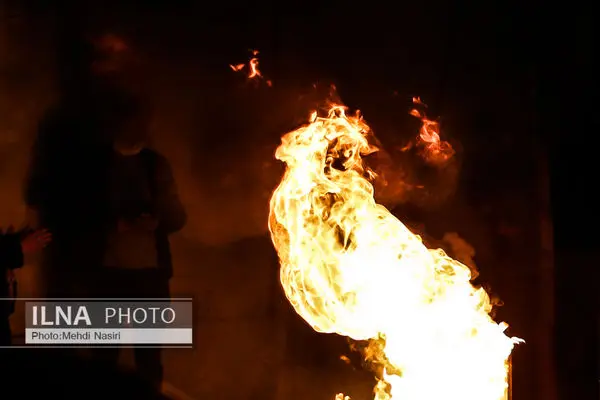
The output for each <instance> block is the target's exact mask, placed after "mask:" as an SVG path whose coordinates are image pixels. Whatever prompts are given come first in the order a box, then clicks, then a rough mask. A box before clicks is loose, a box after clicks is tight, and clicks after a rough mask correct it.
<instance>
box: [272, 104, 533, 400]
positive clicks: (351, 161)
mask: <svg viewBox="0 0 600 400" xmlns="http://www.w3.org/2000/svg"><path fill="white" fill-rule="evenodd" d="M345 111H346V108H345V107H343V106H341V105H333V106H332V107H331V109H330V110H329V114H328V115H327V116H324V117H320V116H319V115H318V114H317V113H316V112H315V113H312V114H311V116H310V120H309V124H307V125H304V126H302V127H300V128H298V129H297V130H295V131H292V132H289V133H287V134H286V135H284V136H283V137H282V139H281V145H280V146H279V147H278V148H277V151H276V153H275V157H276V158H277V159H279V160H281V161H283V162H284V163H285V164H286V172H285V174H284V176H283V178H282V180H281V182H280V184H279V186H278V187H277V188H276V189H275V191H274V192H273V195H272V197H271V201H270V214H269V231H270V233H271V239H272V241H273V244H274V246H275V248H276V250H277V253H278V255H279V261H280V264H281V268H280V281H281V284H282V286H283V289H284V292H285V295H286V297H287V298H288V300H289V301H290V303H291V304H292V306H293V307H294V309H295V310H296V312H297V313H298V314H299V315H300V316H301V317H302V318H304V320H305V321H306V322H308V323H309V324H310V325H311V326H312V327H313V329H315V330H316V331H318V332H322V333H337V334H339V335H343V336H347V337H350V338H352V339H354V340H368V341H369V343H370V345H369V348H368V349H367V351H366V354H368V357H367V361H370V362H372V363H374V364H377V365H383V366H384V370H383V371H382V373H381V375H380V376H379V377H378V378H379V382H378V383H377V385H376V387H375V397H374V398H375V400H390V399H392V397H393V398H396V399H403V400H438V399H461V400H501V399H506V396H507V387H508V381H507V375H508V368H509V357H510V354H511V352H512V349H513V347H514V346H515V345H516V344H517V343H521V342H522V340H521V339H519V338H515V337H509V336H507V335H506V334H505V329H506V328H507V325H506V324H505V323H497V322H495V321H494V320H493V319H492V317H491V316H490V312H491V311H492V308H493V304H492V302H491V300H490V297H489V295H488V294H487V293H486V291H485V290H484V289H483V288H482V287H475V286H473V285H472V284H471V280H472V279H473V272H472V271H471V269H470V268H469V267H468V266H467V265H465V264H463V263H462V262H460V261H458V260H455V259H453V258H451V257H450V256H448V255H447V254H446V253H445V252H444V251H443V250H441V249H428V248H427V247H426V246H425V245H424V244H423V241H422V239H421V238H420V237H419V236H418V235H416V234H414V233H413V232H411V231H410V230H409V229H408V228H407V227H406V226H405V225H404V224H403V223H402V222H401V221H400V220H398V219H397V218H396V217H395V216H394V215H392V214H391V213H390V212H389V211H388V210H387V209H386V208H385V207H383V206H382V205H380V204H377V203H376V202H375V198H374V188H373V185H372V184H371V182H370V181H369V179H368V178H369V175H370V170H369V168H368V167H367V166H366V165H365V163H364V160H363V156H365V155H367V154H370V153H373V152H375V151H377V148H376V147H375V146H374V145H373V144H372V143H371V142H370V141H369V138H371V137H372V132H371V130H370V127H369V126H368V125H367V123H366V122H365V121H364V119H363V118H362V117H361V116H360V115H356V116H350V115H347V114H346V112H345ZM424 124H425V122H424ZM430 128H431V126H430V125H427V128H426V129H425V131H426V133H429V131H428V129H430ZM422 133H423V132H422ZM425 137H426V138H429V136H425ZM438 140H439V136H438ZM427 143H431V141H429V142H427ZM335 399H336V400H349V398H348V397H347V396H345V395H344V394H341V393H340V394H337V395H336V397H335Z"/></svg>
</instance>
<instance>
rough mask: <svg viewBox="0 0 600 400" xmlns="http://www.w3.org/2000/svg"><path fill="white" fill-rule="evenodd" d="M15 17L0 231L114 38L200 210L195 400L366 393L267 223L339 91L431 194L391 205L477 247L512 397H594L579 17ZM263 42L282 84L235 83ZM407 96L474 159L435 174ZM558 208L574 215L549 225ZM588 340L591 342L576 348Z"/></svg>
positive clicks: (182, 353)
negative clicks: (52, 130)
mask: <svg viewBox="0 0 600 400" xmlns="http://www.w3.org/2000/svg"><path fill="white" fill-rule="evenodd" d="M0 4H2V8H0V16H1V24H0V29H1V31H0V156H1V157H0V171H1V172H0V187H1V188H2V190H1V192H2V197H1V200H2V203H1V207H0V226H6V225H8V224H10V223H14V224H19V223H21V222H22V221H23V220H24V219H25V208H24V206H23V205H22V195H21V193H22V190H23V188H22V182H23V178H24V176H25V174H26V169H27V165H28V158H29V149H30V148H31V145H32V143H33V140H34V138H35V134H36V130H37V128H38V124H39V122H40V120H41V119H42V116H43V114H44V113H45V112H47V110H48V109H49V108H50V107H51V106H53V105H56V104H57V102H58V101H59V100H60V99H61V98H64V96H65V95H66V93H68V92H70V91H72V90H73V88H77V86H78V85H79V82H80V81H79V80H80V79H83V78H82V77H81V76H80V75H79V74H80V72H81V62H82V61H81V60H82V57H83V56H82V53H81V42H82V40H83V39H84V37H85V36H86V35H87V34H90V33H98V32H107V31H108V32H114V33H117V34H120V35H124V36H125V37H126V38H128V39H129V40H130V43H131V47H132V48H133V49H134V51H135V54H136V56H137V58H138V63H139V65H138V67H137V69H136V70H135V71H136V72H135V74H132V75H131V77H130V79H129V80H128V84H130V85H132V87H137V88H142V89H143V90H144V91H145V93H146V94H147V96H148V97H149V98H150V99H152V102H153V103H154V105H155V110H156V114H155V118H154V120H153V125H152V134H153V141H154V144H155V146H156V148H157V149H158V150H159V151H161V152H162V153H163V154H165V155H166V156H167V157H168V158H169V159H170V161H171V163H172V165H173V168H174V171H175V175H176V179H177V181H178V186H179V190H180V195H181V197H182V200H183V202H184V204H185V206H186V208H187V210H188V213H189V216H190V219H189V223H188V226H187V227H186V228H185V229H184V231H183V232H181V233H180V234H178V235H176V237H174V240H173V246H174V257H175V278H174V281H173V288H174V291H175V292H176V293H178V294H181V295H193V296H195V297H196V299H197V312H198V327H197V328H196V334H197V343H200V344H199V345H198V346H197V347H196V348H195V349H194V350H176V351H169V352H167V355H166V358H167V361H166V362H167V367H166V368H167V379H168V380H169V382H171V383H172V384H173V385H175V386H177V387H179V388H181V389H182V390H184V391H185V392H187V393H188V394H189V395H190V396H193V397H194V398H204V397H206V398H209V397H211V398H215V396H216V397H217V398H222V399H239V398H247V399H254V398H256V399H266V398H273V399H276V398H277V399H279V398H286V399H294V398H313V399H321V398H322V399H331V398H332V397H333V395H334V394H335V393H336V392H338V391H345V392H346V393H347V394H349V395H351V396H353V398H356V399H359V400H360V399H363V398H364V399H366V398H369V393H370V390H371V387H372V385H373V382H372V379H371V375H370V374H369V373H368V372H365V371H362V372H361V371H355V370H353V368H352V367H351V366H348V365H346V364H344V363H342V362H341V361H340V360H339V356H340V355H341V354H346V353H347V352H348V350H347V349H348V346H347V344H346V342H345V340H343V339H341V338H337V337H335V336H331V335H318V334H316V333H314V332H312V330H311V329H310V328H309V327H308V326H306V324H305V323H304V322H302V321H301V320H300V319H299V318H298V317H297V316H296V315H295V314H294V312H293V311H292V310H291V309H290V307H289V306H288V305H287V302H286V301H285V299H284V298H283V297H282V294H281V291H280V289H279V283H278V275H277V268H278V265H277V259H276V256H275V254H274V251H273V249H272V245H271V243H270V240H269V238H268V236H267V229H266V220H267V215H268V199H269V196H270V193H271V191H272V189H273V188H274V187H275V185H276V184H277V183H278V180H279V178H280V174H281V172H282V170H283V169H282V166H281V165H279V164H278V162H276V161H275V160H274V158H273V153H274V150H275V148H276V146H277V145H278V143H279V138H280V137H281V135H282V134H283V133H285V132H287V131H289V130H291V129H293V128H295V127H296V126H298V124H300V123H303V122H304V121H305V120H306V118H307V116H308V114H309V112H310V111H311V110H312V109H313V108H314V107H317V106H318V105H320V103H321V102H322V101H323V100H324V98H325V95H326V94H327V93H328V91H329V85H330V84H335V85H336V87H337V89H338V95H339V96H340V98H341V100H342V101H343V102H344V103H345V104H347V105H348V106H350V107H352V108H360V110H361V111H362V112H363V115H365V118H366V120H367V121H368V122H369V124H370V125H371V126H372V127H373V129H374V131H375V134H376V135H377V137H378V139H379V140H380V141H381V142H382V144H383V147H384V148H385V149H386V154H387V157H388V158H389V159H391V160H393V164H394V165H396V170H394V168H392V171H391V172H390V174H389V175H388V178H389V179H388V187H391V188H392V189H393V188H395V187H397V186H399V176H398V175H397V170H398V168H399V167H398V166H402V167H403V168H404V169H405V171H406V175H405V176H403V177H402V179H405V180H409V181H411V182H413V183H421V184H425V185H426V189H427V191H426V192H410V193H408V192H406V191H402V190H398V191H395V190H390V192H389V196H387V197H386V199H385V201H386V204H387V205H388V206H389V207H390V208H392V209H393V210H394V212H395V213H396V214H397V215H398V217H399V218H401V219H402V220H406V221H407V222H410V223H414V224H415V225H421V226H423V227H424V229H425V232H426V233H427V235H430V236H431V237H434V238H438V239H439V238H441V237H442V236H443V234H444V233H445V232H450V231H454V232H458V233H459V234H460V235H461V236H462V237H464V238H465V239H466V240H467V241H468V242H469V243H471V244H472V245H473V246H474V247H475V249H476V251H477V255H476V262H477V264H478V266H479V268H480V270H481V277H480V281H482V282H485V283H486V284H488V285H489V287H490V290H491V291H492V293H494V294H495V295H498V296H500V298H501V299H502V300H503V301H504V303H505V305H504V306H503V307H502V308H500V309H499V311H498V318H499V319H502V320H506V321H507V322H508V323H509V324H510V325H511V328H510V333H511V334H513V335H516V336H519V337H522V338H524V339H525V340H526V341H527V343H526V344H524V345H521V346H519V347H518V348H517V349H516V350H515V352H514V358H513V365H514V370H513V396H514V399H525V398H527V399H542V398H543V399H545V400H548V399H555V398H569V399H575V398H577V399H586V398H593V397H590V396H593V393H594V391H595V390H597V383H594V385H592V386H590V385H589V384H588V382H590V381H589V380H588V379H587V377H588V375H589V374H587V375H586V374H583V373H581V372H580V370H579V368H582V367H583V366H584V365H585V364H586V363H587V364H589V365H590V366H594V365H595V363H596V360H597V358H596V354H597V353H595V352H593V351H590V350H589V349H590V348H589V346H586V345H585V343H587V342H586V340H587V339H589V340H591V341H593V340H594V332H596V329H597V327H596V321H597V311H596V310H597V308H596V307H595V306H596V305H597V297H596V296H595V295H594V293H595V291H594V290H593V289H594V288H593V287H591V285H593V284H594V283H595V276H597V275H594V274H597V273H596V272H595V271H596V269H595V268H594V266H595V265H597V263H594V262H593V259H592V258H591V248H592V244H591V241H590V237H591V235H590V236H587V235H585V234H579V235H574V234H572V232H581V228H580V227H578V226H576V225H574V222H580V221H582V220H586V219H587V218H588V216H590V215H592V213H590V212H589V211H587V209H586V207H585V203H584V202H582V201H578V202H577V203H573V204H575V206H572V205H571V204H572V203H568V200H573V199H580V198H582V193H580V192H578V191H579V189H578V187H582V186H585V182H586V181H585V180H584V178H583V175H582V172H581V171H585V170H586V169H587V170H591V169H592V167H593V164H591V165H581V163H582V162H584V161H586V160H587V161H588V162H591V161H590V160H591V159H590V158H588V157H587V156H586V155H585V150H586V148H590V147H593V146H591V143H590V142H587V137H586V138H585V139H584V137H583V136H579V134H577V133H576V132H585V131H586V129H585V128H586V127H587V126H588V125H586V124H589V120H588V118H586V116H587V115H591V113H590V114H587V113H586V110H587V108H589V107H591V106H590V104H591V102H587V101H585V100H584V99H585V98H586V97H585V96H586V93H585V90H587V89H586V87H587V86H588V83H587V82H588V80H587V79H588V78H587V77H588V76H589V77H591V72H590V75H586V71H587V69H586V68H588V65H591V61H589V60H590V59H591V39H588V38H589V37H591V19H590V18H591V17H586V15H587V16H589V15H591V12H589V13H586V10H585V8H584V7H583V5H582V6H581V7H571V8H569V9H568V10H552V9H550V8H549V7H550V6H544V7H535V6H534V4H529V3H525V4H518V5H516V4H515V5H511V4H508V3H503V4H501V5H500V4H497V5H492V4H491V3H478V4H469V5H468V6H467V5H466V4H459V2H456V3H450V2H446V3H443V4H436V3H414V2H413V3H410V2H402V3H398V4H391V3H389V4H388V3H383V2H370V3H368V4H360V5H356V6H351V5H348V4H347V3H342V2H333V1H332V2H325V3H323V4H319V5H313V6H310V5H307V4H294V3H289V2H288V3H273V4H271V3H252V2H248V3H246V4H243V5H240V4H234V3H223V4H221V5H218V6H217V4H216V3H211V4H210V5H207V4H206V3H204V2H194V1H154V2H137V3H135V2H116V1H103V2H91V1H77V2H75V1H73V2H65V1H63V2H55V3H52V4H49V3H45V2H41V1H40V2H35V1H30V2H17V1H14V2H8V1H6V2H1V3H0ZM251 49H257V50H259V51H260V53H259V60H260V69H261V71H262V73H263V74H264V75H265V77H266V78H267V79H269V80H271V81H272V82H273V85H272V86H271V87H269V86H267V85H265V82H258V84H254V83H252V82H248V81H247V80H246V79H245V77H244V75H243V74H240V73H234V72H233V71H232V70H231V69H230V68H229V64H237V63H243V62H247V61H248V59H249V57H250V51H249V50H251ZM590 81H591V79H590ZM315 85H316V87H315ZM412 96H420V97H421V98H422V99H423V101H424V102H426V103H427V104H428V105H429V108H428V115H429V116H431V117H438V116H439V117H440V118H441V119H440V121H441V126H442V133H441V134H442V138H443V139H445V140H449V141H450V142H451V143H452V145H453V146H454V147H455V149H456V150H457V154H456V158H455V161H454V162H453V163H452V164H451V166H450V167H448V169H447V170H444V171H442V172H439V171H438V172H435V171H434V172H431V171H427V170H423V169H422V168H419V167H418V163H417V162H416V161H415V160H414V159H407V156H405V155H403V154H402V152H400V151H398V149H399V148H401V147H403V146H404V145H406V143H407V142H408V141H409V140H411V139H413V138H414V137H415V136H416V134H417V130H418V126H419V125H418V121H415V120H414V119H413V118H411V117H410V116H409V115H408V111H409V109H410V99H411V97H412ZM565 99H569V100H570V101H571V100H572V101H573V103H570V104H569V107H568V108H565V106H564V105H565V104H567V103H568V102H567V101H565ZM590 111H591V110H590ZM565 114H570V115H571V117H572V118H567V117H565ZM571 132H572V133H571ZM569 135H571V136H569ZM573 135H575V136H573ZM582 135H583V134H582ZM575 137H576V138H575ZM68 145H69V143H64V146H65V147H67V146H68ZM569 156H571V157H569ZM573 156H574V157H575V161H578V162H579V164H577V163H575V162H572V160H571V158H573ZM549 171H551V172H553V175H552V177H553V181H552V187H551V186H550V182H549ZM395 179H397V180H395ZM551 189H552V191H553V194H556V193H558V195H555V196H554V197H553V198H552V202H551V201H550V200H551V199H550V191H551ZM554 192H556V193H554ZM551 207H554V208H556V207H562V208H563V209H565V208H566V209H567V210H568V213H567V214H565V213H564V212H563V211H559V210H556V209H555V210H554V218H552V216H551V214H552V210H551ZM564 215H567V217H566V218H565V217H563V216H564ZM553 222H554V223H553ZM553 226H554V229H553ZM553 231H556V234H555V235H554V237H553ZM573 238H575V240H573ZM586 246H587V247H586ZM35 261H36V260H31V261H30V263H29V264H30V265H28V267H29V268H25V269H24V270H22V271H20V276H19V280H20V284H21V287H22V288H23V289H22V295H24V296H26V295H31V296H35V294H36V293H41V292H42V289H43V282H42V281H41V279H40V275H39V273H38V270H37V269H36V266H35V264H36V262H35ZM555 284H556V290H555ZM555 311H556V312H555ZM15 319H16V318H15ZM574 327H577V328H574ZM17 328H18V327H17ZM555 328H556V329H555ZM571 329H577V330H578V332H580V334H581V335H584V336H585V339H586V340H584V339H579V340H574V341H571V343H570V344H569V345H566V344H565V343H567V341H568V339H569V337H570V336H569V335H570V332H571ZM588 370H589V371H593V369H591V368H590V369H587V370H586V371H588ZM555 374H557V378H555ZM595 380H596V377H595V376H594V377H592V381H594V382H595ZM557 383H558V387H560V390H558V389H557ZM559 394H560V395H561V396H560V397H558V395H559Z"/></svg>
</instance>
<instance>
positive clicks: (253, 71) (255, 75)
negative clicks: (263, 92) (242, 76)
mask: <svg viewBox="0 0 600 400" xmlns="http://www.w3.org/2000/svg"><path fill="white" fill-rule="evenodd" d="M247 66H248V68H247V69H248V79H252V80H254V79H264V77H263V75H262V73H261V72H260V70H259V69H258V50H252V57H251V58H250V61H248V64H247ZM229 67H230V68H231V69H232V70H233V71H235V72H239V71H242V70H243V69H245V68H246V64H235V65H234V64H231V65H229ZM265 82H266V83H267V86H272V85H273V83H272V82H271V81H270V80H266V81H265Z"/></svg>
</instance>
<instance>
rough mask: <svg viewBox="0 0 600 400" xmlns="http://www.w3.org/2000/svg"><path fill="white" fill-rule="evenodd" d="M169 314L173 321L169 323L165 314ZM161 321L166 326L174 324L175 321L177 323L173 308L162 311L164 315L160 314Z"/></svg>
mask: <svg viewBox="0 0 600 400" xmlns="http://www.w3.org/2000/svg"><path fill="white" fill-rule="evenodd" d="M167 311H168V312H169V313H170V314H171V319H170V320H168V321H167V319H166V318H165V313H166V312H167ZM160 319H161V320H162V322H164V323H165V324H172V323H173V321H175V310H173V309H172V308H171V307H167V308H165V309H164V310H162V313H161V314H160Z"/></svg>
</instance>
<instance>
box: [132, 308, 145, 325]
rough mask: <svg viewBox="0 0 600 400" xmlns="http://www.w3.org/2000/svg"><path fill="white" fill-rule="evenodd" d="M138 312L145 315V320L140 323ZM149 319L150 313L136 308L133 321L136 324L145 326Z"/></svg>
mask: <svg viewBox="0 0 600 400" xmlns="http://www.w3.org/2000/svg"><path fill="white" fill-rule="evenodd" d="M138 311H141V312H142V313H143V315H144V319H142V320H141V321H139V320H138V319H137V318H136V315H137V313H138ZM147 319H148V313H147V312H146V310H144V309H143V308H136V309H135V310H133V321H134V322H135V323H136V324H143V323H144V322H146V320H147Z"/></svg>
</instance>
